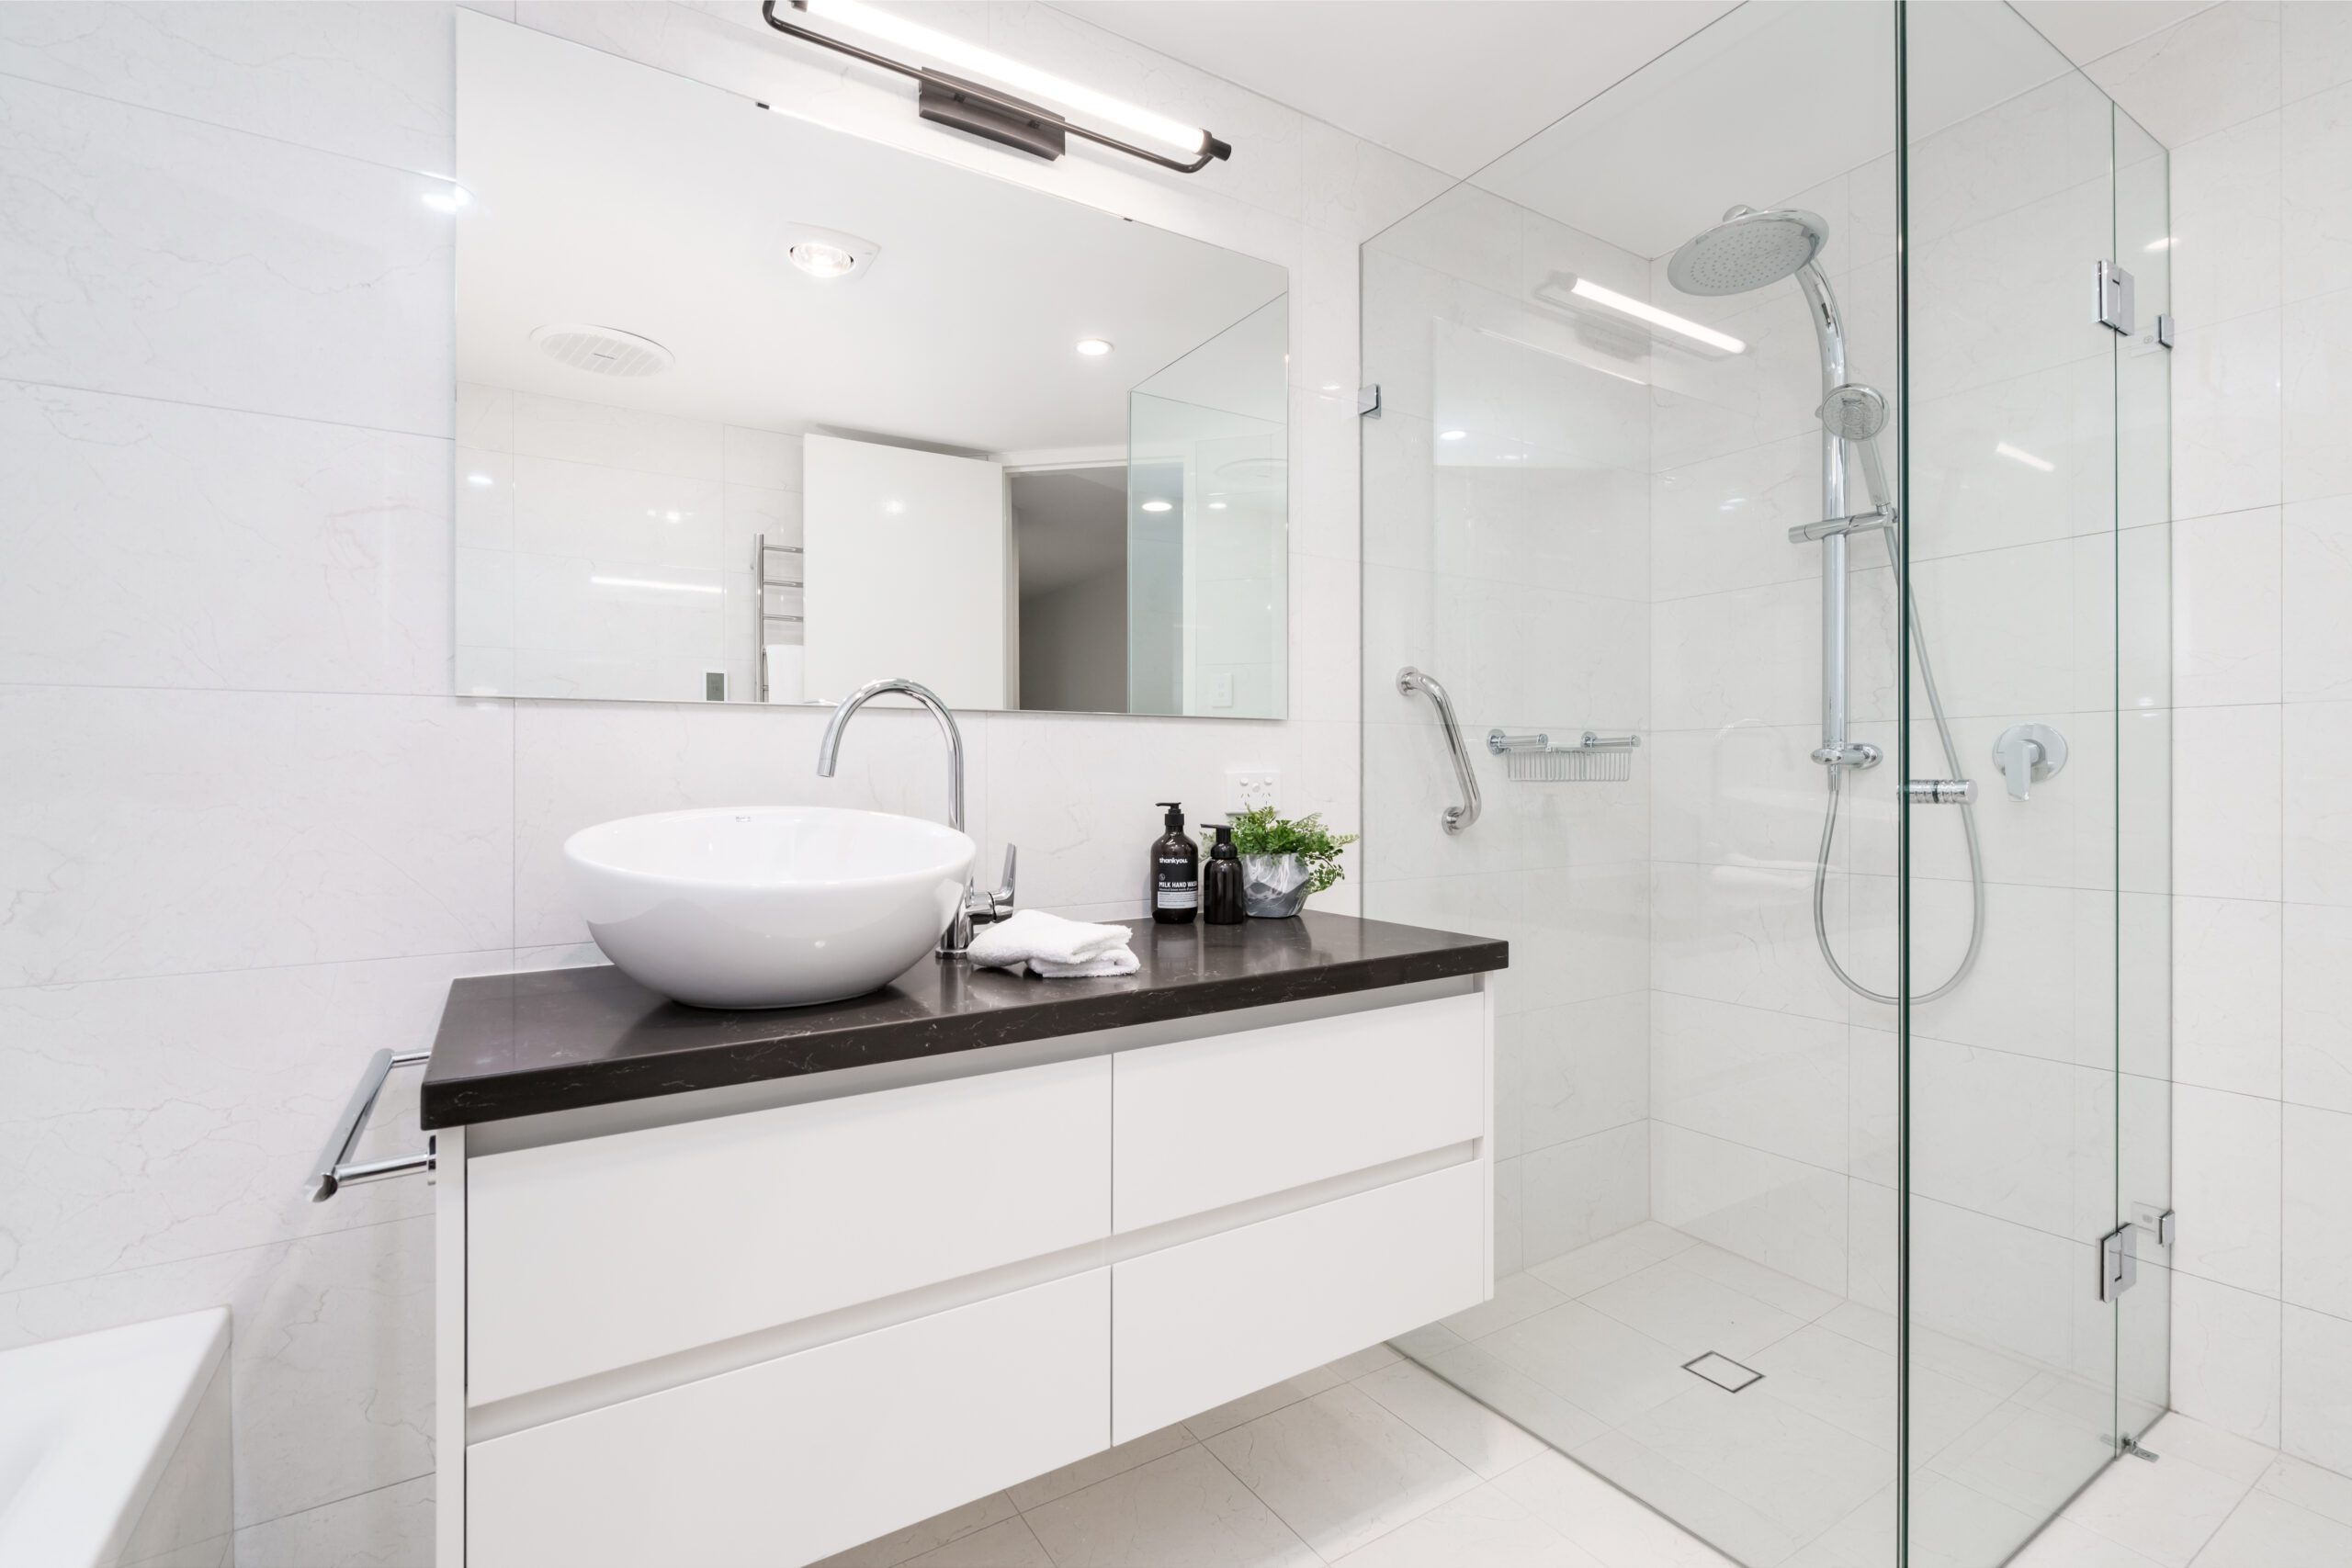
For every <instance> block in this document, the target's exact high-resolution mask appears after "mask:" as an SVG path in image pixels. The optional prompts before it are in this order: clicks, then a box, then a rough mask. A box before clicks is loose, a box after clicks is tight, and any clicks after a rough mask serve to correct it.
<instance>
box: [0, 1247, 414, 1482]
mask: <svg viewBox="0 0 2352 1568" xmlns="http://www.w3.org/2000/svg"><path fill="white" fill-rule="evenodd" d="M215 1305H226V1306H227V1307H229V1308H230V1309H231V1311H232V1313H233V1314H235V1318H236V1325H237V1326H236V1335H235V1338H234V1340H233V1342H232V1348H231V1356H232V1362H231V1366H230V1387H231V1390H232V1397H233V1400H234V1403H235V1429H236V1475H237V1522H238V1523H239V1524H240V1525H241V1526H242V1525H251V1524H258V1523H260V1522H262V1521H264V1520H267V1519H274V1518H277V1517H280V1516H282V1515H286V1514H290V1513H296V1512H299V1511H300V1510H302V1509H305V1508H311V1507H316V1506H319V1505H321V1504H323V1503H330V1502H334V1501H335V1500H336V1499H338V1498H345V1497H350V1496H354V1495H357V1494H359V1493H362V1492H367V1491H370V1490H373V1489H374V1488H377V1487H380V1486H387V1485H390V1484H391V1483H394V1482H398V1481H406V1480H409V1479H412V1478H413V1477H416V1476H420V1475H423V1474H424V1473H425V1472H428V1471H429V1470H431V1469H432V1467H433V1444H432V1429H433V1222H432V1220H431V1219H430V1218H429V1217H422V1216H421V1217H418V1218H414V1219H405V1220H399V1221H395V1222H393V1223H391V1224H376V1225H365V1226H362V1227H360V1228H358V1229H356V1230H340V1231H332V1232H329V1233H326V1234H324V1235H315V1236H308V1237H303V1238H300V1239H296V1240H291V1241H283V1242H276V1243H273V1244H271V1245H270V1246H267V1247H252V1248H247V1249H245V1250H243V1251H238V1252H221V1253H213V1254H211V1255H209V1256H207V1257H203V1258H190V1259H188V1260H187V1261H184V1262H178V1263H165V1264H159V1265H155V1266H152V1267H148V1268H141V1269H117V1270H115V1271H113V1272H111V1273H107V1274H100V1275H96V1276H93V1277H91V1278H89V1279H85V1280H74V1281H72V1282H69V1283H65V1284H59V1285H50V1286H44V1287H40V1288H37V1289H33V1290H26V1291H17V1292H9V1293H7V1294H5V1295H0V1345H6V1346H14V1345H21V1344H26V1343H29V1342H31V1341H33V1340H38V1339H46V1338H50V1337H54V1336H56V1335H60V1334H78V1333H84V1332H86V1331H89V1330H91V1329H96V1328H108V1327H113V1326H115V1325H119V1324H126V1323H138V1322H142V1321H144V1320H146V1319H148V1318H152V1317H160V1316H164V1315H166V1314H172V1313H179V1312H188V1311H192V1310H194V1309H196V1308H198V1307H202V1306H215Z"/></svg>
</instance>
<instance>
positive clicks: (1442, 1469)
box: [1056, 1387, 1478, 1559]
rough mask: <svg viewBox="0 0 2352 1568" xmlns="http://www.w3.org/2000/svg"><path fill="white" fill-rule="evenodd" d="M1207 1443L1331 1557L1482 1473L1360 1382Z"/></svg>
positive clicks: (1400, 1521)
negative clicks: (1370, 1393)
mask: <svg viewBox="0 0 2352 1568" xmlns="http://www.w3.org/2000/svg"><path fill="white" fill-rule="evenodd" d="M1204 1446H1205V1447H1206V1448H1207V1449H1208V1450H1209V1452H1210V1453H1212V1454H1214V1455H1216V1458H1217V1460H1218V1461H1219V1462H1221V1463H1222V1464H1224V1466H1225V1467H1226V1468H1227V1470H1230V1471H1231V1472H1233V1473H1234V1474H1235V1475H1237V1476H1239V1477H1240V1478H1241V1480H1242V1482H1243V1483H1244V1484H1246V1485H1247V1486H1248V1487H1249V1488H1250V1491H1252V1492H1254V1493H1256V1494H1257V1495H1259V1496H1260V1497H1261V1498H1262V1499H1264V1501H1265V1503H1266V1506H1268V1507H1271V1508H1272V1509H1273V1511H1274V1512H1275V1513H1276V1514H1277V1515H1278V1516H1280V1517H1281V1518H1282V1521H1283V1523H1284V1524H1286V1525H1288V1526H1289V1527H1290V1528H1291V1529H1294V1530H1295V1531H1297V1532H1298V1534H1299V1536H1300V1537H1301V1538H1302V1539H1303V1540H1306V1543H1307V1544H1308V1545H1309V1546H1311V1547H1313V1548H1314V1549H1315V1550H1316V1551H1317V1552H1319V1553H1320V1554H1322V1556H1323V1557H1325V1558H1326V1559H1329V1558H1334V1557H1340V1556H1343V1555H1345V1554H1346V1553H1348V1552H1350V1551H1354V1550H1355V1549H1356V1548H1357V1547H1359V1546H1362V1545H1363V1544H1364V1543H1365V1542H1366V1541H1369V1540H1373V1539H1374V1537H1377V1536H1380V1535H1384V1534H1385V1533H1386V1532H1387V1531H1389V1530H1391V1529H1395V1528H1397V1526H1398V1525H1400V1524H1403V1523H1404V1522H1405V1521H1406V1520H1408V1519H1411V1518H1417V1517H1419V1516H1420V1515H1422V1514H1425V1513H1427V1512H1428V1511H1429V1510H1430V1509H1431V1508H1433V1507H1435V1506H1437V1505H1439V1504H1440V1503H1442V1502H1444V1501H1445V1500H1446V1499H1447V1498H1449V1497H1453V1496H1457V1495H1460V1494H1462V1493H1464V1492H1467V1491H1469V1490H1471V1489H1472V1488H1473V1487H1475V1486H1476V1485H1477V1483H1478V1478H1477V1477H1476V1475H1474V1474H1473V1473H1472V1472H1470V1471H1469V1470H1468V1469H1467V1468H1466V1467H1464V1465H1463V1464H1462V1463H1461V1462H1460V1461H1457V1460H1455V1459H1454V1458H1453V1456H1451V1455H1449V1454H1448V1453H1446V1452H1445V1451H1444V1450H1442V1449H1441V1448H1439V1447H1438V1446H1437V1445H1436V1444H1435V1443H1433V1442H1431V1441H1430V1439H1429V1438H1425V1437H1423V1436H1422V1435H1421V1434H1420V1433H1419V1432H1417V1431H1415V1430H1414V1429H1413V1428H1412V1427H1410V1426H1408V1425H1407V1424H1406V1423H1405V1422H1404V1421H1403V1420H1402V1419H1401V1418H1399V1417H1398V1416H1396V1415H1394V1414H1393V1413H1391V1412H1390V1411H1388V1410H1387V1409H1385V1407H1383V1406H1382V1405H1381V1404H1378V1403H1377V1402H1375V1401H1374V1400H1373V1399H1372V1398H1370V1397H1369V1396H1368V1395H1366V1394H1365V1393H1363V1391H1362V1390H1361V1389H1357V1388H1354V1387H1346V1388H1335V1389H1331V1390H1329V1392H1327V1393H1318V1394H1317V1395H1316V1396H1315V1397H1314V1398H1312V1399H1309V1400H1306V1401H1304V1402H1303V1403H1300V1404H1293V1405H1290V1406H1288V1407H1286V1408H1284V1409H1282V1410H1277V1411H1275V1412H1274V1413H1273V1414H1272V1415H1271V1416H1261V1417H1259V1418H1258V1419H1257V1420H1255V1421H1252V1422H1250V1423H1249V1424H1247V1425H1246V1426H1241V1427H1234V1428H1233V1429H1232V1430H1231V1431H1228V1432H1221V1433H1219V1434H1218V1435H1217V1436H1216V1437H1214V1438H1209V1439H1208V1441H1207V1443H1206V1444H1205V1445H1204ZM1056 1555H1057V1556H1058V1555H1059V1553H1058V1552H1057V1553H1056Z"/></svg>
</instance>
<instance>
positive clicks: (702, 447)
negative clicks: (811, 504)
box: [511, 392, 776, 484]
mask: <svg viewBox="0 0 2352 1568" xmlns="http://www.w3.org/2000/svg"><path fill="white" fill-rule="evenodd" d="M511 398H512V403H513V407H514V411H515V414H514V419H515V429H514V436H513V440H514V443H515V446H514V451H515V455H516V456H518V457H547V458H552V459H554V460H556V461H558V462H563V463H583V464H592V465H594V466H596V467H599V468H625V469H633V470H636V471H638V472H640V473H647V474H669V475H673V476H675V477H677V478H680V479H703V480H707V481H709V482H711V483H713V484H717V483H718V482H719V481H721V480H723V479H726V478H727V477H728V476H727V460H726V455H725V447H726V441H727V427H726V426H724V425H720V424H716V423H712V422H711V421H709V420H703V419H686V418H684V417H681V416H679V415H675V414H657V413H648V412H645V411H644V410H642V409H630V408H620V407H616V406H615V405H612V404H608V403H592V402H583V401H582V400H578V399H576V398H551V397H548V396H546V395H545V394H543V393H538V392H515V393H513V394H511ZM740 445H741V443H740V442H739V446H740ZM767 466H768V467H769V468H775V466H776V465H775V464H774V463H773V462H771V463H770V464H769V465H767Z"/></svg>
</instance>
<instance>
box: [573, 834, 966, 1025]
mask: <svg viewBox="0 0 2352 1568" xmlns="http://www.w3.org/2000/svg"><path fill="white" fill-rule="evenodd" d="M975 852H976V849H975V846H974V844H973V842H972V840H970V839H969V838H967V837H966V836H965V835H964V834H962V833H959V832H957V831H956V829H953V828H948V827H944V826H942V825H941V824H939V823H936V822H926V821H923V820H922V819H921V818H914V817H894V816H891V815H889V814H888V813H887V812H880V811H837V810H832V809H831V808H828V807H815V806H775V807H747V808H741V809H737V808H729V807H719V808H716V809H712V810H706V811H664V812H660V813H657V814H655V815H653V816H650V817H624V818H621V819H620V820H618V821H616V822H605V823H600V824H598V825H597V826H595V827H594V828H584V829H581V830H580V831H579V832H577V833H574V834H573V835H571V838H570V839H569V840H566V841H565V843H564V846H563V859H564V863H565V864H566V865H567V866H569V867H570V868H571V883H572V886H573V888H574V889H575V890H576V891H577V892H578V894H579V896H580V905H581V911H582V914H584V915H585V916H586V917H587V919H588V930H589V932H590V934H592V935H593V936H594V937H595V939H596V945H597V946H598V947H601V948H603V949H604V950H605V956H606V957H608V958H610V959H611V960H612V961H613V962H614V963H615V964H618V965H620V968H621V971H622V972H623V973H624V974H626V975H628V976H629V977H630V978H631V979H633V980H635V981H637V982H638V983H639V985H642V986H646V987H650V988H651V989H653V990H656V991H660V992H661V993H662V995H664V996H666V997H671V998H675V999H676V1000H678V1001H682V1002H686V1003H689V1004H691V1005H693V1006H695V1007H705V1008H775V1007H806V1006H808V1005H809V1004H811V1003H814V1002H830V1001H838V1000H840V999H841V998H843V997H854V996H860V995H863V994H864V993H865V992H867V991H870V990H873V989H874V988H875V987H877V986H884V985H888V983H889V982H890V981H892V980H894V979H896V978H898V977H899V975H901V974H903V973H904V972H905V971H906V969H907V968H908V966H909V965H910V964H913V963H914V962H915V961H916V960H917V959H919V958H921V957H922V956H923V954H925V953H929V952H931V951H932V950H933V948H934V947H935V946H936V945H937V944H938V942H939V936H940V933H941V932H942V931H945V930H946V929H947V922H948V921H949V920H950V919H953V918H954V916H955V913H956V904H957V902H958V901H959V900H960V899H961V898H962V897H964V886H965V881H966V878H967V876H968V875H969V874H970V873H971V869H972V857H973V855H974V853H975Z"/></svg>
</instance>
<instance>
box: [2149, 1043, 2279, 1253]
mask: <svg viewBox="0 0 2352 1568" xmlns="http://www.w3.org/2000/svg"><path fill="white" fill-rule="evenodd" d="M2278 1124H2279V1107H2278V1101H2276V1100H2256V1099H2253V1098H2250V1097H2248V1096H2245V1095H2239V1094H2226V1093H2222V1092H2220V1091H2218V1090H2214V1089H2198V1088H2196V1087H2194V1086H2192V1085H2188V1084H2183V1085H2181V1086H2179V1087H2178V1088H2177V1089H2175V1090H2174V1091H2173V1142H2174V1151H2173V1172H2174V1175H2173V1204H2174V1207H2175V1208H2177V1210H2178V1211H2179V1212H2180V1215H2181V1221H2180V1239H2179V1240H2178V1241H2177V1243H2176V1244H2175V1246H2174V1248H2173V1267H2174V1268H2175V1269H2177V1270H2178V1271H2179V1272H2181V1273H2185V1274H2195V1275H2198V1276H2199V1277H2200V1278H2203V1279H2207V1280H2213V1281H2214V1282H2215V1283H2217V1284H2223V1285H2233V1286H2235V1287H2236V1288H2237V1289H2239V1290H2242V1291H2252V1292H2256V1293H2257V1294H2261V1295H2268V1296H2274V1297H2275V1296H2276V1295H2277V1294H2278V1223H2279V1222H2278V1213H2279V1186H2278V1137H2279V1132H2278Z"/></svg>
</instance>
